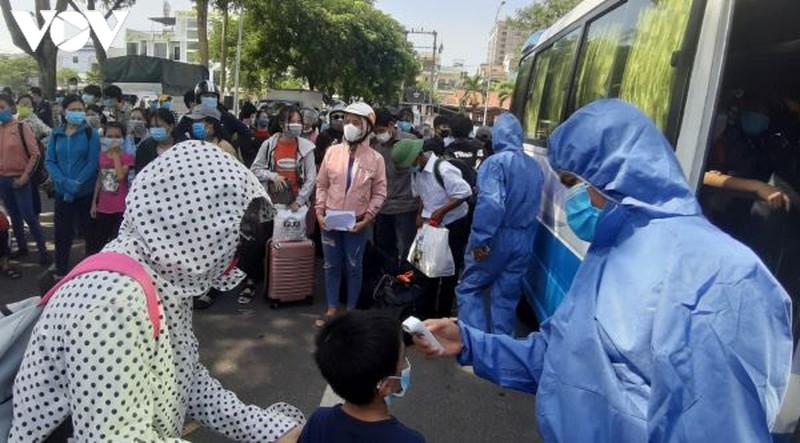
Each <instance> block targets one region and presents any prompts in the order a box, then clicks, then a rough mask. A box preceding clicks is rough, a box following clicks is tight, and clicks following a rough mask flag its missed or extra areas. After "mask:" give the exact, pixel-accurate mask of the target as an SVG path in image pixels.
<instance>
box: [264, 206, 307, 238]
mask: <svg viewBox="0 0 800 443" xmlns="http://www.w3.org/2000/svg"><path fill="white" fill-rule="evenodd" d="M275 209H276V212H275V227H274V228H273V229H272V241H273V242H284V241H303V240H305V239H306V215H307V214H308V206H301V207H300V209H298V210H297V212H292V210H291V209H289V208H288V207H286V206H283V205H275Z"/></svg>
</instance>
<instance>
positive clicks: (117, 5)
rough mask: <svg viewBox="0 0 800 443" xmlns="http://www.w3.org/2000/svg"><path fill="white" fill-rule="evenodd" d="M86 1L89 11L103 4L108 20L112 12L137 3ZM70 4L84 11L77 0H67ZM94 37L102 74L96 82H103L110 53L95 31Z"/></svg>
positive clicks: (121, 0) (96, 54)
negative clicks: (104, 68) (104, 67)
mask: <svg viewBox="0 0 800 443" xmlns="http://www.w3.org/2000/svg"><path fill="white" fill-rule="evenodd" d="M84 1H85V2H86V9H87V10H89V11H93V10H96V9H97V7H98V6H100V5H102V6H103V9H105V11H106V13H105V18H106V20H108V18H109V17H111V15H112V13H113V12H114V11H115V10H117V9H121V8H128V7H131V6H133V4H134V3H136V0H84ZM67 2H68V3H69V6H70V7H71V8H72V9H74V10H76V11H78V12H83V10H82V9H81V8H80V7H79V6H78V4H77V3H76V2H75V0H67ZM90 36H91V38H92V46H94V54H95V57H96V58H97V64H98V72H99V75H100V82H97V83H96V84H98V85H99V84H100V83H102V78H103V66H105V64H106V60H107V59H108V54H106V50H105V49H104V48H103V45H102V44H101V43H100V39H98V38H97V35H96V34H95V33H94V32H91V33H90Z"/></svg>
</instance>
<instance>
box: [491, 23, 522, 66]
mask: <svg viewBox="0 0 800 443" xmlns="http://www.w3.org/2000/svg"><path fill="white" fill-rule="evenodd" d="M526 38H527V35H525V32H523V31H520V30H518V29H515V28H514V27H512V26H511V20H509V19H505V20H502V21H498V22H496V23H495V25H494V27H493V28H492V32H491V33H490V34H489V53H488V55H487V57H486V63H487V64H490V65H500V66H502V65H503V62H504V61H505V60H506V55H507V54H512V55H516V53H517V52H519V50H520V47H521V46H522V43H523V42H524V41H525V39H526Z"/></svg>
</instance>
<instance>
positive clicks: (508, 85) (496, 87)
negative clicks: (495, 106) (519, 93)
mask: <svg viewBox="0 0 800 443" xmlns="http://www.w3.org/2000/svg"><path fill="white" fill-rule="evenodd" d="M492 91H494V92H496V93H497V99H498V100H499V101H500V106H501V107H502V106H503V104H504V103H505V102H506V101H507V100H508V99H510V98H511V95H512V94H513V93H514V82H511V81H508V80H505V81H502V82H498V83H492Z"/></svg>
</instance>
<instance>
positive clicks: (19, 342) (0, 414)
mask: <svg viewBox="0 0 800 443" xmlns="http://www.w3.org/2000/svg"><path fill="white" fill-rule="evenodd" d="M95 271H113V272H117V273H119V274H122V275H126V276H128V277H131V278H133V279H135V280H136V281H137V282H138V283H139V285H141V287H142V289H144V292H145V296H146V297H147V313H148V316H149V317H150V322H151V323H152V324H153V337H154V338H158V334H159V332H160V330H161V326H160V321H159V312H158V296H157V295H156V290H155V287H154V286H153V283H152V282H151V279H150V276H149V275H148V274H147V271H145V269H144V268H143V267H142V265H140V264H139V263H138V262H137V261H136V260H134V259H132V258H130V257H128V256H127V255H124V254H119V253H116V252H101V253H99V254H95V255H92V256H90V257H87V258H86V259H84V260H83V261H82V262H81V263H80V264H78V266H76V267H75V268H74V269H73V270H72V271H71V272H70V273H69V274H67V275H66V276H65V277H64V278H63V279H61V281H59V282H58V283H57V284H56V285H55V286H54V287H53V288H51V289H50V290H49V291H48V292H47V294H45V296H44V297H42V298H41V299H40V298H39V297H31V298H28V299H25V300H22V301H20V302H17V303H13V304H10V305H0V441H5V439H6V438H7V437H8V433H9V431H10V430H11V419H12V417H13V410H12V408H13V401H12V400H13V398H12V395H13V390H14V378H15V377H16V375H17V372H18V371H19V367H20V365H21V364H22V359H23V357H24V356H25V349H26V348H27V347H28V341H29V340H30V336H31V333H32V332H33V328H34V326H35V325H36V323H37V321H38V320H39V317H40V316H41V314H42V311H43V310H44V307H45V305H46V304H47V302H48V301H49V300H50V298H51V297H52V296H53V294H55V293H56V291H58V289H59V288H61V286H63V285H64V284H66V283H68V282H69V281H70V280H73V279H74V278H76V277H78V276H80V275H83V274H88V273H90V272H95Z"/></svg>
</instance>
